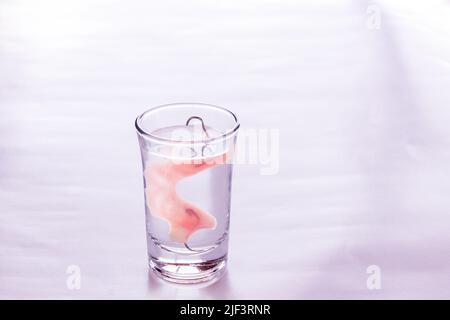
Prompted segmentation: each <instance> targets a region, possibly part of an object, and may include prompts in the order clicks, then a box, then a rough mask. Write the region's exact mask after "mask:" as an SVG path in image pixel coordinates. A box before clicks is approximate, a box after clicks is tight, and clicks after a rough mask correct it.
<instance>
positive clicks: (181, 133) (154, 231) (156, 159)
mask: <svg viewBox="0 0 450 320" xmlns="http://www.w3.org/2000/svg"><path fill="white" fill-rule="evenodd" d="M135 124H136V129H137V134H138V139H139V145H140V149H141V156H142V166H143V175H144V195H145V216H146V227H147V249H148V259H149V266H150V268H151V269H152V270H153V271H155V273H156V274H157V275H158V276H159V277H161V278H163V279H165V280H168V281H171V282H176V283H198V282H203V281H210V280H213V279H218V278H219V277H220V276H221V275H223V273H224V272H225V268H226V261H227V253H228V233H229V225H230V200H231V177H232V169H233V166H232V159H233V154H234V149H235V143H236V138H237V132H238V129H239V123H238V121H237V118H236V116H235V115H234V114H233V113H232V112H230V111H228V110H226V109H224V108H221V107H218V106H213V105H208V104H201V103H177V104H169V105H163V106H159V107H155V108H152V109H150V110H148V111H146V112H144V113H143V114H142V115H140V116H139V117H138V118H137V119H136V123H135Z"/></svg>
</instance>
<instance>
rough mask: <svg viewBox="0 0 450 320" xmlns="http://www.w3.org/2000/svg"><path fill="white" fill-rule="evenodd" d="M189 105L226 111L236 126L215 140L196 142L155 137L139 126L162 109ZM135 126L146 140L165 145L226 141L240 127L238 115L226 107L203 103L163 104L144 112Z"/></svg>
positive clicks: (137, 119)
mask: <svg viewBox="0 0 450 320" xmlns="http://www.w3.org/2000/svg"><path fill="white" fill-rule="evenodd" d="M187 105H197V106H201V107H208V108H211V109H216V110H219V111H224V112H226V113H228V114H229V115H231V116H232V118H233V119H234V121H235V124H234V126H233V127H232V128H231V129H229V130H227V131H225V133H223V134H221V135H219V136H217V137H213V138H206V139H199V140H194V141H186V140H175V139H168V138H163V137H160V136H157V135H154V134H152V133H149V132H147V131H145V130H144V129H142V128H141V127H140V125H139V121H140V120H141V119H142V118H143V117H145V116H146V115H147V114H148V113H151V112H154V111H157V110H160V109H165V108H168V107H176V106H187ZM134 126H135V127H136V130H137V131H138V133H139V134H141V135H143V136H144V137H146V138H149V139H152V140H155V141H158V142H163V143H176V144H190V145H191V144H197V143H211V142H214V141H218V140H225V139H226V138H228V137H230V136H232V135H233V134H235V133H236V132H237V130H238V129H239V127H240V123H239V121H238V119H237V117H236V115H235V114H234V113H233V112H231V111H230V110H228V109H226V108H224V107H220V106H216V105H213V104H209V103H201V102H175V103H168V104H162V105H158V106H155V107H151V108H150V109H147V110H146V111H144V112H143V113H142V114H140V115H139V116H137V118H136V120H135V121H134Z"/></svg>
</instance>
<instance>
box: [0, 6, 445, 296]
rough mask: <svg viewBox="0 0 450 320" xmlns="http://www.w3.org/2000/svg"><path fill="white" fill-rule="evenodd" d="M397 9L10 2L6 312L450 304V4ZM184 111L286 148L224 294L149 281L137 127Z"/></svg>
mask: <svg viewBox="0 0 450 320" xmlns="http://www.w3.org/2000/svg"><path fill="white" fill-rule="evenodd" d="M392 2H393V1H387V0H386V1H370V2H369V1H339V2H337V1H331V0H325V1H312V0H311V1H236V2H231V1H209V0H198V1H182V0H170V1H144V0H141V1H102V0H95V1H92V0H89V1H88V0H86V1H56V0H55V1H51V0H45V1H11V0H5V1H1V3H0V298H3V299H11V298H38V299H46V298H57V299H72V298H73V299H84V298H86V299H94V298H113V299H119V298H125V299H129V298H137V299H170V298H172V299H184V298H186V299H188V298H192V299H218V298H232V299H251V298H255V299H257V298H267V299H281V298H286V299H301V298H307V299H311V298H312V299H314V298H362V299H368V298H369V299H370V298H376V299H379V298H449V297H450V232H449V223H450V212H449V208H450V197H449V190H450V151H449V150H450V125H449V121H450V105H449V102H450V41H449V39H450V19H449V14H450V5H449V3H448V2H444V1H404V3H403V2H399V1H397V2H395V3H392ZM179 101H201V102H206V103H212V104H217V105H222V106H226V107H228V108H230V109H231V110H233V111H234V112H236V113H237V115H238V117H239V119H240V122H241V126H242V127H241V128H242V133H244V132H246V131H245V130H255V129H271V130H279V135H280V141H279V142H280V143H279V158H278V159H279V171H278V172H275V174H272V175H263V174H261V172H262V168H264V167H265V166H267V165H265V164H264V163H263V160H264V159H262V158H261V159H258V163H256V164H238V165H236V166H235V169H234V180H233V196H232V221H231V238H230V254H229V268H228V273H227V275H226V276H225V277H224V278H223V279H222V280H220V281H219V282H217V283H215V284H213V285H211V286H208V287H177V286H173V285H168V284H164V283H161V282H159V281H157V280H156V279H155V278H154V277H153V276H152V275H151V274H149V272H148V268H147V256H146V240H145V223H144V199H143V186H142V174H141V163H140V155H139V148H138V144H137V139H136V134H135V130H134V124H133V121H134V118H135V117H136V116H137V115H138V114H139V113H141V112H142V111H144V110H145V109H147V108H148V107H150V106H154V105H159V104H165V103H171V102H179ZM241 141H243V140H241ZM241 143H242V142H241ZM70 266H75V269H70V268H71V267H70ZM370 266H375V267H370ZM68 268H69V269H68ZM77 268H79V270H78V269H77ZM368 268H369V272H371V271H372V270H375V273H374V274H368V272H367V271H368ZM373 268H375V269H373ZM71 270H77V271H80V275H81V278H80V279H81V283H80V284H81V286H80V287H79V289H77V288H78V287H73V286H72V287H71V286H70V285H69V286H68V285H67V281H68V279H69V278H68V277H70V276H71V274H67V271H69V273H70V272H71ZM378 271H379V272H378ZM373 276H377V279H380V280H381V281H380V282H379V284H380V286H381V287H379V286H375V287H374V286H373V283H372V282H371V280H373V279H374V278H371V277H373ZM368 280H369V285H368V284H367V281H368ZM371 283H372V285H371ZM377 283H378V282H377ZM371 289H372V290H371Z"/></svg>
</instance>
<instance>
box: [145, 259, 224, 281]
mask: <svg viewBox="0 0 450 320" xmlns="http://www.w3.org/2000/svg"><path fill="white" fill-rule="evenodd" d="M226 264H227V259H226V257H222V258H219V259H215V260H210V261H205V262H199V263H168V262H164V261H161V260H158V259H153V258H151V259H150V261H149V266H150V268H151V269H152V270H153V271H154V273H155V274H156V275H157V276H158V277H159V278H161V279H163V280H165V281H169V282H172V283H178V284H193V283H203V282H213V281H217V280H219V279H220V278H221V277H222V276H223V275H224V273H225V270H226Z"/></svg>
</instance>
